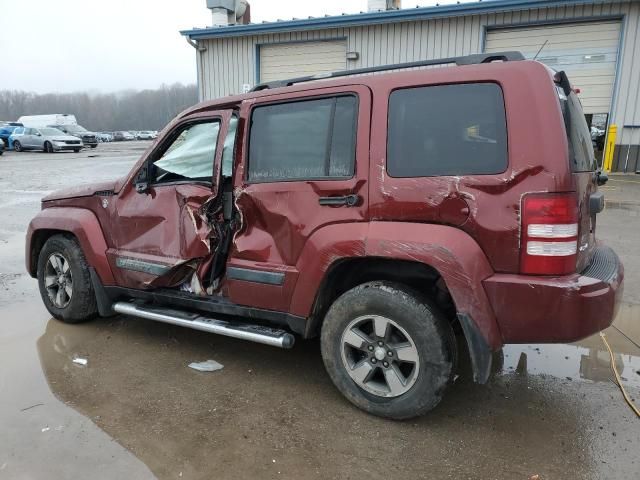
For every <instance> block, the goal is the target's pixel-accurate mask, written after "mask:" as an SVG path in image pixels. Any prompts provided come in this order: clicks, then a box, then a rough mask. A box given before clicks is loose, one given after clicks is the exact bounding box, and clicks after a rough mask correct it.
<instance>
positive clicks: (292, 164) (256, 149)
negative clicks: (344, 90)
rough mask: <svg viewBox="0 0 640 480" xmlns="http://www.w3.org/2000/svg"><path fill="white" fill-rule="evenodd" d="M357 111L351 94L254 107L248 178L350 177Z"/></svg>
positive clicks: (267, 179) (252, 179)
mask: <svg viewBox="0 0 640 480" xmlns="http://www.w3.org/2000/svg"><path fill="white" fill-rule="evenodd" d="M356 111H357V100H356V98H355V97H353V96H345V97H337V98H323V99H319V100H309V101H303V102H295V103H282V104H277V105H268V106H264V107H258V108H256V109H255V110H254V111H253V114H252V115H251V132H250V139H249V181H253V182H265V181H275V180H285V181H286V180H301V179H322V178H330V177H350V176H352V175H353V170H354V157H355V132H356Z"/></svg>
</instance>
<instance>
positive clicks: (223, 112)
mask: <svg viewBox="0 0 640 480" xmlns="http://www.w3.org/2000/svg"><path fill="white" fill-rule="evenodd" d="M473 82H481V83H487V82H488V83H493V84H497V85H499V86H500V87H501V90H502V93H503V98H504V104H505V105H504V107H505V113H506V131H507V144H508V166H507V168H506V169H505V170H504V171H503V172H500V173H497V174H491V175H465V176H451V175H448V176H437V177H435V176H434V177H416V178H394V177H392V176H390V175H389V174H388V172H387V130H388V123H387V122H388V120H387V119H388V106H389V96H390V95H391V93H392V92H393V91H394V90H396V89H398V88H404V87H407V88H409V87H417V86H429V85H445V84H462V83H473ZM342 94H344V95H355V96H356V97H357V99H358V110H357V129H356V133H355V135H356V137H355V138H356V149H355V173H354V175H353V176H352V177H351V178H344V179H343V178H331V179H322V180H317V179H316V180H313V179H309V180H295V181H290V180H287V179H283V180H280V181H270V182H250V181H249V180H248V178H249V176H248V171H247V169H248V165H249V154H248V152H249V132H250V129H251V125H250V122H251V113H252V110H253V109H254V108H256V107H258V106H262V105H267V104H273V103H279V102H285V101H287V102H291V101H296V100H301V99H315V98H324V97H327V96H336V95H342ZM425 114H428V112H425ZM232 115H234V116H235V117H237V118H238V128H237V133H236V137H235V149H234V150H233V158H232V163H233V176H232V178H230V179H228V182H227V183H226V184H225V183H224V181H223V179H222V177H221V163H222V160H221V159H222V154H223V144H224V143H225V142H224V139H226V137H227V133H228V130H229V120H230V118H231V116H232ZM208 118H218V119H220V121H221V126H220V132H219V137H218V142H217V149H216V152H215V157H214V158H212V179H213V182H211V184H200V183H197V182H176V183H172V184H166V185H149V186H148V188H145V189H144V191H141V192H138V191H136V182H137V179H138V177H139V175H140V173H141V172H143V171H144V168H145V166H147V165H148V163H149V162H150V161H151V160H153V159H154V158H155V156H156V155H157V154H158V152H159V151H161V149H162V148H163V146H164V145H165V144H166V142H168V141H169V140H170V139H171V138H172V135H173V134H174V133H175V132H176V131H177V129H179V128H181V126H182V125H184V124H187V123H189V122H196V121H201V120H203V119H208ZM232 140H233V139H232ZM225 188H226V190H224V189H225ZM223 190H224V191H223ZM596 190H597V187H596V186H595V182H594V179H593V176H592V174H591V173H581V174H573V173H572V172H571V169H570V168H569V164H568V140H567V137H566V135H565V131H564V124H563V116H562V111H561V107H560V104H559V101H558V97H557V92H556V89H555V85H554V81H553V77H552V73H550V71H549V70H548V69H547V68H546V67H544V66H543V65H541V64H539V63H537V62H531V61H516V62H505V63H494V64H478V65H468V66H460V67H451V68H437V69H429V70H417V71H408V72H397V73H388V74H381V75H370V76H362V77H354V78H344V79H340V80H328V81H322V82H311V83H303V84H297V85H293V86H291V87H287V88H274V89H266V90H262V91H258V92H251V93H249V94H246V95H239V96H235V97H228V98H224V99H219V100H214V101H210V102H203V103H201V104H199V105H197V106H195V107H193V108H191V109H188V110H186V111H185V112H183V113H181V114H180V115H178V117H177V118H176V119H175V120H174V121H173V122H172V123H171V124H170V125H168V126H167V127H166V128H165V130H164V131H163V132H162V134H161V135H160V137H159V138H158V140H157V141H156V142H155V143H154V144H153V145H152V146H151V147H150V148H149V149H148V150H147V151H146V152H145V153H144V155H143V156H142V157H141V159H140V161H139V162H138V163H137V164H136V166H135V167H134V168H133V169H132V171H131V173H130V174H129V175H128V176H126V177H125V178H123V179H120V180H118V181H116V182H110V183H106V184H101V185H94V186H87V187H77V188H74V189H72V190H69V191H62V192H56V193H54V194H52V195H50V196H49V197H46V198H45V199H44V200H43V202H44V203H43V210H42V212H40V213H39V214H38V215H37V216H36V218H35V219H34V220H33V221H32V223H31V225H30V227H29V232H28V235H27V246H26V252H27V268H28V270H29V272H30V273H31V274H32V275H35V264H34V259H37V255H38V251H39V250H38V248H40V247H41V243H42V241H41V239H42V238H46V235H48V234H49V233H47V232H52V231H64V232H69V233H70V234H73V235H75V236H76V237H77V238H78V240H79V242H80V244H81V247H82V249H83V251H84V252H85V256H86V257H87V261H88V263H89V265H90V266H91V267H93V268H94V269H95V271H96V273H97V275H98V277H99V280H100V281H101V283H102V284H103V285H105V286H118V287H124V288H127V289H132V290H130V291H134V290H135V289H138V290H144V291H145V292H147V293H148V291H149V290H154V289H160V288H174V289H177V288H181V287H185V284H189V285H191V287H189V286H188V285H187V291H188V294H191V293H193V294H194V295H195V294H197V295H199V296H200V297H201V298H200V299H199V301H202V298H204V299H206V298H210V299H212V302H213V300H214V299H215V300H216V301H224V302H227V303H225V305H226V307H229V305H236V306H243V307H251V308H255V309H263V310H265V311H271V312H278V313H283V314H287V315H291V316H294V317H296V318H300V319H302V320H303V321H307V326H306V327H305V326H304V325H302V326H299V329H298V330H296V331H302V332H305V334H311V333H312V330H313V329H312V328H309V324H310V323H312V322H315V321H320V322H321V319H320V320H317V319H314V318H313V317H314V315H317V314H321V313H322V311H323V310H322V308H320V307H319V304H320V302H321V300H322V297H323V295H324V294H325V293H326V290H325V287H326V281H327V278H329V275H330V273H331V272H332V271H335V269H337V268H339V267H340V265H344V264H345V263H347V262H348V261H349V260H354V259H356V260H363V261H364V262H365V264H366V262H368V261H370V262H371V263H375V262H376V261H378V260H380V259H383V260H385V261H391V262H394V261H397V262H405V263H413V264H418V265H424V266H427V267H429V269H433V271H435V272H436V275H437V277H438V278H437V282H442V283H443V284H444V286H443V288H442V289H443V294H444V297H446V298H449V297H450V299H451V305H452V308H453V309H454V310H455V311H454V312H452V315H451V317H452V318H451V321H456V320H455V317H456V315H458V317H459V318H463V319H464V325H463V328H464V331H465V334H467V336H468V338H471V337H473V338H476V339H481V340H483V341H480V342H476V345H480V347H479V348H481V349H485V350H487V349H489V350H497V349H499V348H500V347H501V346H502V345H503V344H504V343H507V342H555V341H569V340H572V339H577V338H581V337H583V336H586V335H588V334H591V333H594V332H596V331H598V330H601V329H602V328H606V326H608V325H609V324H610V323H611V321H612V319H613V315H614V313H615V308H616V305H617V302H618V299H619V296H620V292H621V291H622V282H623V276H624V275H623V268H622V265H620V263H619V262H617V261H616V262H615V265H613V266H611V265H610V268H611V269H613V270H612V271H613V273H612V274H611V275H610V277H609V278H606V279H598V278H594V277H593V276H589V275H590V274H587V273H584V271H585V269H586V270H588V268H589V266H590V265H592V263H593V259H594V258H595V256H596V255H599V253H598V249H597V248H596V242H595V214H594V215H591V214H590V212H588V210H585V209H588V208H589V205H588V203H589V199H590V195H592V194H593V193H594V192H595V191H596ZM532 192H537V193H540V192H554V193H571V194H576V193H578V194H579V195H576V197H577V198H578V201H579V210H580V212H581V213H580V215H581V216H580V222H581V223H580V235H579V242H580V247H581V248H580V252H579V254H578V256H577V264H576V272H575V273H572V274H571V275H567V276H563V277H544V276H532V275H522V274H520V258H521V257H520V256H521V252H522V248H523V245H522V232H521V214H522V204H523V197H524V196H525V195H527V194H529V193H532ZM225 194H227V195H228V198H230V199H231V203H227V204H224V201H223V200H224V195H225ZM344 196H351V197H352V198H353V199H355V200H354V201H353V202H351V203H348V204H347V203H345V204H342V205H335V204H334V205H332V204H327V203H326V202H325V203H324V204H321V202H320V201H319V200H320V199H321V198H325V199H326V198H332V197H344ZM216 208H217V209H218V210H215V209H216ZM225 209H226V210H225ZM227 210H228V212H230V213H229V215H230V216H229V215H227V214H223V213H221V212H224V211H227ZM225 228H227V229H228V231H230V232H231V235H227V237H226V238H227V239H230V240H229V244H228V249H226V247H225V245H224V242H223V241H222V240H223V236H224V235H223V234H224V232H225V230H224V229H225ZM220 235H222V236H220ZM219 236H220V237H219ZM39 239H40V240H39ZM607 258H611V256H610V255H608V256H607ZM616 258H617V257H616ZM221 259H222V262H223V263H222V268H221V269H220V271H221V272H222V273H221V275H220V277H219V278H218V277H216V278H213V275H211V273H209V272H210V271H214V270H215V269H214V268H213V267H212V265H214V264H215V263H216V261H220V260H221ZM591 275H593V274H591ZM190 279H191V282H190ZM194 279H195V280H197V282H195V283H200V284H202V285H201V286H204V288H198V289H193V288H192V287H193V284H194V282H193V280H194ZM395 280H396V281H399V282H402V278H399V279H398V278H396V279H395ZM431 280H432V279H431ZM353 286H355V285H353ZM353 286H351V287H353ZM421 286H422V285H417V288H420V287H421ZM351 287H350V288H351ZM414 287H415V285H414ZM425 288H426V286H425ZM338 293H339V292H338ZM152 294H153V293H152ZM444 306H445V307H448V306H449V304H448V303H447V304H446V305H444ZM226 307H225V308H226ZM225 311H227V310H225ZM469 332H470V333H469ZM485 344H486V345H485ZM481 353H482V352H481ZM484 353H487V352H484ZM485 357H486V355H485ZM481 360H482V359H481ZM485 360H486V358H485ZM484 365H485V366H486V365H487V364H486V362H485V363H484ZM485 373H486V372H485ZM479 377H481V378H485V374H484V373H483V374H482V375H479Z"/></svg>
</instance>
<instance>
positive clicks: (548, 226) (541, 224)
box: [520, 193, 578, 275]
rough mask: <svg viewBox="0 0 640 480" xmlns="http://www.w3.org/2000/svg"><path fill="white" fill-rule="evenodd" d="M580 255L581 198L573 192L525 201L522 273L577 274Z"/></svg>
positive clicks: (532, 197)
mask: <svg viewBox="0 0 640 480" xmlns="http://www.w3.org/2000/svg"><path fill="white" fill-rule="evenodd" d="M577 256H578V199H577V197H576V195H575V194H573V193H542V194H538V193H534V194H529V195H526V196H525V197H524V200H523V202H522V244H521V253H520V272H521V273H525V274H535V275H565V274H568V273H574V272H575V270H576V259H577Z"/></svg>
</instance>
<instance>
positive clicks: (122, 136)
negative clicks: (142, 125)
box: [113, 131, 135, 142]
mask: <svg viewBox="0 0 640 480" xmlns="http://www.w3.org/2000/svg"><path fill="white" fill-rule="evenodd" d="M128 140H135V137H134V136H133V135H131V133H129V132H126V131H118V132H113V141H114V142H123V141H128Z"/></svg>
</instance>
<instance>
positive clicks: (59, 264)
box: [38, 235, 98, 323]
mask: <svg viewBox="0 0 640 480" xmlns="http://www.w3.org/2000/svg"><path fill="white" fill-rule="evenodd" d="M69 273H70V274H69ZM38 286H39V288H40V296H41V297H42V301H43V302H44V305H45V307H46V308H47V310H49V313H50V314H51V315H52V316H53V317H54V318H57V319H58V320H62V321H63V322H65V323H80V322H84V321H87V320H91V319H92V318H94V317H95V316H96V315H97V313H98V308H97V305H96V295H95V292H94V291H93V284H92V283H91V277H90V275H89V266H88V265H87V261H86V259H85V257H84V254H83V253H82V249H81V248H80V245H79V244H78V242H77V241H76V240H75V239H74V238H72V237H68V236H65V235H54V236H52V237H50V238H49V239H48V240H47V241H46V243H45V244H44V246H43V247H42V250H41V251H40V255H39V256H38Z"/></svg>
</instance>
